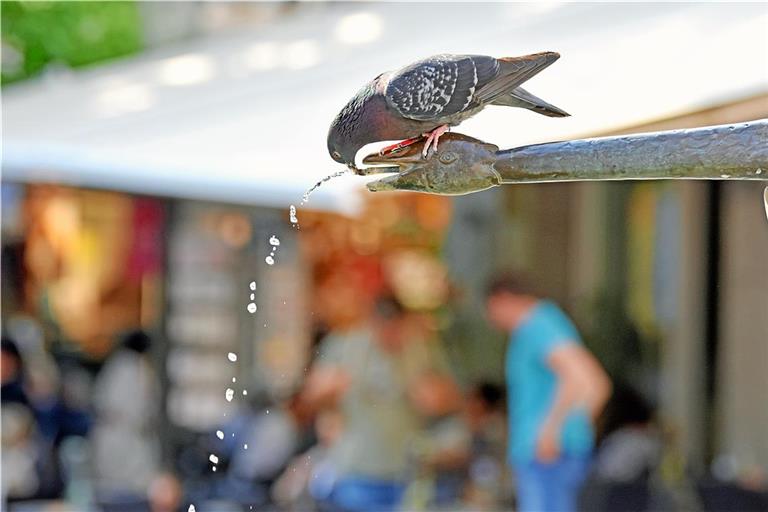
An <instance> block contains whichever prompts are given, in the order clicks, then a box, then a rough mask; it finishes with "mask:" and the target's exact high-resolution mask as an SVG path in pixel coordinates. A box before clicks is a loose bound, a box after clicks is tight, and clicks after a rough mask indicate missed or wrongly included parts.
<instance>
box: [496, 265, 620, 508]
mask: <svg viewBox="0 0 768 512" xmlns="http://www.w3.org/2000/svg"><path fill="white" fill-rule="evenodd" d="M486 313H487V316H488V320H489V321H490V322H491V324H493V326H494V327H496V328H498V329H500V330H502V331H503V332H505V333H508V334H509V345H508V348H507V354H506V360H505V368H506V381H507V388H508V406H509V412H508V414H509V442H508V454H507V456H508V460H509V463H510V465H511V466H512V469H513V471H514V474H515V481H516V485H517V501H518V510H520V511H524V512H525V511H535V512H549V511H552V512H569V511H573V510H576V506H577V498H578V493H579V488H580V487H581V484H582V483H583V481H584V479H585V477H586V475H587V471H588V468H589V461H590V457H591V453H592V449H593V447H594V429H593V421H594V419H595V418H596V417H597V415H598V414H599V413H600V411H601V410H602V408H603V406H604V405H605V402H606V401H607V400H608V397H609V396H610V393H611V383H610V380H609V379H608V376H607V375H606V373H605V371H604V370H603V368H602V367H601V366H600V363H599V362H598V361H597V360H596V359H595V357H594V356H593V355H592V354H591V353H590V352H589V351H588V350H587V349H586V348H585V347H584V346H583V345H582V343H581V339H580V337H579V333H578V332H577V330H576V328H575V327H574V325H573V323H571V321H570V320H569V319H568V317H567V316H566V315H565V313H563V311H562V310H560V308H558V307H557V305H555V304H554V303H553V302H551V301H549V300H544V299H540V298H538V297H537V296H535V295H534V294H532V293H531V292H530V291H528V289H527V288H526V287H525V285H523V284H522V281H521V280H520V279H519V278H517V277H515V276H511V275H504V276H501V277H498V278H496V279H494V280H493V281H492V282H491V283H490V285H489V287H488V291H487V301H486Z"/></svg>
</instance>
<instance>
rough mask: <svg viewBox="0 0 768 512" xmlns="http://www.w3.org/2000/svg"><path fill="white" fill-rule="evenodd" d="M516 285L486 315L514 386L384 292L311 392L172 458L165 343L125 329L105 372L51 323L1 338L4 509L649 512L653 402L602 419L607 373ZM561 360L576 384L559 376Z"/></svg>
mask: <svg viewBox="0 0 768 512" xmlns="http://www.w3.org/2000/svg"><path fill="white" fill-rule="evenodd" d="M517 286H518V285H517V283H516V281H510V280H509V279H506V280H505V279H501V280H499V281H497V282H496V284H495V285H493V286H492V287H491V288H489V295H488V303H487V306H488V307H487V309H488V311H487V315H488V319H489V321H490V322H491V323H492V324H493V325H495V326H497V327H499V328H500V329H501V330H502V331H505V332H507V333H508V334H510V342H509V343H510V345H509V346H510V347H516V350H517V352H514V353H513V352H512V351H511V349H510V350H508V354H507V364H506V372H507V380H506V383H500V382H491V381H476V382H470V383H463V384H460V383H458V382H457V380H456V379H455V378H454V376H453V372H452V371H451V367H450V364H449V363H448V361H447V360H446V357H445V355H444V353H443V352H442V350H441V346H440V343H439V342H438V341H437V337H436V333H437V329H436V326H435V323H434V321H433V319H432V317H431V316H430V315H427V314H424V313H420V312H413V311H409V310H408V309H406V308H405V307H404V306H403V305H402V304H401V302H400V301H399V300H398V299H397V298H396V297H395V296H394V295H392V294H384V295H382V296H380V297H379V298H378V299H377V300H376V301H375V305H374V307H373V308H372V311H371V313H370V316H369V318H368V319H367V320H366V321H364V322H362V323H358V324H356V325H353V326H350V327H349V328H346V329H343V330H338V331H334V332H325V333H322V334H321V335H319V336H318V337H317V342H316V343H315V345H314V347H313V348H312V353H311V354H310V362H309V365H308V367H307V374H306V378H305V379H304V382H303V384H302V385H301V386H300V387H299V388H298V389H295V390H294V391H293V392H291V393H290V394H288V395H286V396H275V395H274V394H271V393H269V392H268V391H267V390H263V391H261V392H259V391H257V390H254V392H253V393H251V395H250V396H247V397H243V399H242V400H239V401H237V404H238V406H237V409H236V413H235V414H233V415H229V417H226V418H223V420H224V421H222V424H221V425H219V426H218V427H217V428H216V429H215V430H214V431H212V432H208V433H202V434H197V435H195V436H193V437H192V438H190V442H189V443H184V444H183V447H182V448H181V449H180V450H179V451H178V452H177V453H174V454H173V456H172V457H170V460H171V462H170V463H169V462H168V460H167V458H166V460H164V459H163V457H162V454H163V453H164V452H163V448H162V446H161V442H160V437H159V418H160V415H161V414H162V413H163V412H162V404H163V400H162V397H161V394H162V393H161V389H162V388H161V385H160V369H159V368H157V367H155V366H156V364H155V363H154V361H155V360H154V359H153V358H152V357H150V355H151V354H152V351H153V349H155V348H157V344H158V343H156V342H155V340H153V339H152V338H151V337H150V335H149V334H147V333H146V332H144V331H141V330H135V331H131V332H127V333H124V334H123V335H122V336H121V337H120V339H119V342H118V343H116V344H115V348H114V350H113V352H112V353H111V354H110V355H109V356H108V357H107V358H106V360H105V362H104V363H103V364H102V365H100V366H99V367H98V368H91V367H88V366H87V365H83V364H79V363H78V362H77V361H76V360H75V359H74V358H68V357H67V356H66V355H65V354H57V355H56V357H55V358H54V357H53V356H52V355H51V354H50V353H49V352H47V351H46V350H45V349H44V348H43V343H42V335H41V331H40V330H39V328H38V327H37V326H36V324H35V322H34V321H32V320H28V319H27V320H18V319H15V320H13V321H12V325H11V326H10V328H9V329H6V330H7V332H8V333H9V336H7V337H4V338H3V342H2V432H3V436H2V447H3V454H2V464H3V473H2V474H3V482H2V484H3V485H2V488H3V499H4V500H5V501H6V502H8V503H11V504H12V505H13V506H14V507H15V508H12V510H44V508H43V507H42V506H41V507H40V508H24V507H32V506H33V504H34V503H43V502H42V501H39V500H65V501H66V502H68V503H70V504H71V505H72V506H73V507H74V509H76V510H88V509H97V510H107V511H110V510H114V511H134V510H135V511H139V510H151V511H153V512H170V511H178V510H184V511H187V510H189V507H190V505H192V506H194V507H195V510H197V511H206V510H211V511H217V512H218V511H227V510H265V509H266V510H301V511H305V510H318V511H355V510H360V511H367V510H457V509H467V510H509V509H512V508H516V509H518V510H550V509H562V510H565V509H575V508H576V503H577V501H576V500H577V499H582V500H587V501H584V503H587V504H588V505H589V507H590V509H594V510H599V509H603V510H611V508H609V506H610V499H612V498H611V497H610V496H606V495H604V494H600V493H596V492H591V493H590V492H589V488H590V486H592V488H593V490H594V489H596V488H599V486H597V487H596V484H595V482H597V483H600V482H603V483H605V482H613V483H616V484H621V485H625V486H630V487H627V489H629V488H631V489H640V491H639V494H638V496H637V500H640V501H643V500H645V502H646V503H645V504H646V505H648V503H647V500H648V499H649V498H648V493H647V492H643V491H642V489H646V488H647V483H648V482H649V481H650V479H651V477H652V475H653V474H654V472H655V471H656V469H657V467H658V464H659V460H660V451H661V445H660V439H659V436H658V433H657V431H656V428H655V427H654V421H653V411H652V409H651V407H650V406H649V405H648V404H647V403H646V402H645V401H644V400H643V399H642V397H641V396H640V395H639V394H638V393H636V392H635V391H634V390H632V389H631V388H625V387H621V386H619V387H617V388H616V395H617V397H618V401H613V402H612V403H610V404H609V406H608V409H607V411H606V412H605V413H604V414H602V416H601V411H602V410H603V406H604V404H605V401H606V399H607V397H608V393H609V389H610V385H609V384H608V381H607V378H606V376H605V375H604V373H603V372H602V370H601V369H600V366H599V363H597V362H596V360H594V358H593V357H592V356H591V355H590V354H589V353H588V351H586V350H585V349H584V347H583V346H582V345H581V343H580V341H579V338H578V333H576V332H575V330H573V331H571V329H574V328H573V327H572V325H571V324H570V322H569V321H568V319H567V317H566V316H565V315H564V314H563V313H562V311H560V310H559V308H557V306H556V305H554V303H551V302H549V301H546V300H542V299H539V298H537V297H534V296H532V295H529V294H527V293H523V292H519V291H517V289H516V287H517ZM562 329H565V330H564V331H562V332H561V331H560V330H562ZM562 333H567V335H566V334H562ZM561 334H562V335H561ZM153 344H154V345H155V347H153ZM525 347H529V348H525ZM520 350H528V351H531V352H530V354H539V353H540V354H543V355H542V357H544V359H541V360H538V359H535V357H539V356H538V355H536V356H535V357H534V359H530V357H531V356H530V355H527V354H526V353H524V352H520ZM545 351H548V352H545ZM551 354H556V356H552V355H551ZM553 357H554V359H553ZM557 357H564V358H565V360H564V362H563V361H560V362H559V363H554V364H555V366H556V365H557V364H560V365H564V368H565V370H564V373H563V370H561V369H557V368H556V367H555V366H552V368H550V366H551V361H555V360H556V359H557ZM526 361H529V362H530V367H525V366H524V364H527V363H525V362H526ZM548 361H549V362H548ZM521 365H523V366H521ZM585 370H586V373H583V372H584V371H585ZM569 372H573V375H574V376H575V380H572V381H570V380H569V379H570V377H569V376H568V374H569ZM520 379H523V380H522V381H521V380H520ZM580 379H582V380H580ZM568 382H570V384H569V383H568ZM530 386H534V387H530ZM569 386H570V387H569ZM523 387H528V389H525V390H524V389H523ZM526 394H527V395H529V396H528V397H527V398H526ZM582 398H583V400H582ZM531 400H532V401H531ZM590 400H591V402H590ZM557 404H560V406H562V410H558V407H559V406H558V405H557ZM581 408H583V410H580V409H581ZM548 412H549V416H550V419H549V420H546V419H545V418H544V416H546V415H547V413H548ZM582 413H583V415H582ZM587 413H589V416H588V415H587ZM558 416H559V418H558ZM598 417H602V420H601V421H602V426H601V428H600V431H599V432H597V430H596V429H597V423H595V418H598ZM544 424H551V425H553V426H554V428H555V431H554V432H555V438H554V439H553V440H550V443H549V444H547V443H546V442H544V441H546V438H547V435H546V432H545V431H546V430H547V429H546V428H544V426H543V425H544ZM510 427H511V428H510ZM526 429H532V430H531V432H530V435H528V434H522V432H524V431H526ZM596 435H599V438H600V443H599V445H598V446H597V449H596V450H594V449H593V447H594V444H593V443H594V438H595V436H596ZM526 436H528V437H526ZM531 436H532V437H531ZM580 436H581V437H580ZM528 438H530V439H528ZM542 440H544V441H542ZM573 461H579V462H578V464H577V465H576V466H574V462H573ZM558 479H559V480H558ZM557 482H560V483H557ZM585 482H586V483H585ZM542 485H543V487H542ZM625 491H626V489H625ZM579 495H581V496H582V497H581V498H579V497H578V496H579ZM621 495H622V496H623V497H624V498H623V499H626V496H628V495H627V494H626V492H623V493H622V494H621ZM548 496H550V497H551V496H558V499H560V500H564V501H561V502H558V503H557V504H556V503H554V502H546V501H541V500H546V499H549V498H548ZM35 500H37V501H35ZM590 500H591V501H590ZM620 503H624V504H626V501H625V502H620ZM562 507H565V508H562Z"/></svg>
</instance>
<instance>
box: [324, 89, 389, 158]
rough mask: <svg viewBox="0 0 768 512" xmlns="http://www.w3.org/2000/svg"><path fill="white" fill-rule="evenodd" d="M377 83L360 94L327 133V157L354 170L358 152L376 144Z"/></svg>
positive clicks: (334, 121) (336, 119) (347, 105)
mask: <svg viewBox="0 0 768 512" xmlns="http://www.w3.org/2000/svg"><path fill="white" fill-rule="evenodd" d="M376 79H378V77H376ZM376 79H374V81H372V82H370V83H368V84H366V85H365V86H364V87H363V88H362V89H360V90H359V91H357V94H355V96H354V97H353V98H352V99H351V100H349V102H348V103H347V104H346V105H344V108H343V109H341V112H339V114H338V115H337V116H336V117H335V118H334V120H333V122H332V123H331V128H330V129H329V130H328V154H330V155H331V158H333V159H334V160H335V161H337V162H339V163H340V164H344V165H346V166H347V167H349V168H350V169H352V170H355V169H357V168H356V167H355V155H357V152H358V150H360V148H362V147H363V146H365V145H366V144H368V143H370V142H375V141H376V138H375V135H374V133H373V131H374V128H373V125H375V121H376V120H375V110H374V109H372V108H371V99H372V98H373V96H374V94H375V83H376Z"/></svg>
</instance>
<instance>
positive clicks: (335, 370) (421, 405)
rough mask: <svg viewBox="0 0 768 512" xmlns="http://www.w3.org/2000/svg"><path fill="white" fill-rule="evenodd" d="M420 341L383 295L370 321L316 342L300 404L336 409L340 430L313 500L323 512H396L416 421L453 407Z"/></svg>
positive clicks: (415, 325) (420, 329)
mask: <svg viewBox="0 0 768 512" xmlns="http://www.w3.org/2000/svg"><path fill="white" fill-rule="evenodd" d="M425 335H426V333H425V329H424V323H423V322H420V321H418V319H416V318H415V317H414V316H413V315H412V314H410V313H408V312H407V311H406V310H405V308H404V307H403V306H402V304H401V303H400V302H399V301H398V300H397V298H395V297H394V296H393V295H389V294H387V295H385V296H382V297H380V298H379V299H378V300H377V301H376V305H375V307H374V312H373V314H372V318H371V320H370V321H369V322H367V323H366V324H364V325H361V326H357V327H354V328H350V329H348V330H347V331H345V332H332V333H330V334H329V335H328V336H327V337H326V338H325V340H324V341H323V342H322V346H321V349H320V356H319V358H318V360H317V361H316V363H315V366H314V368H313V370H312V371H311V372H310V375H309V377H308V379H307V383H306V386H305V390H306V398H307V400H308V401H310V402H311V403H315V404H326V405H331V404H337V405H338V407H339V410H340V411H341V414H342V417H343V424H344V428H343V431H342V433H341V435H340V436H339V439H338V441H337V442H336V443H335V444H334V445H333V446H332V447H331V448H330V450H329V453H328V464H327V465H325V468H324V469H325V471H324V472H323V474H322V475H320V476H318V478H320V479H321V480H322V481H324V482H327V485H326V486H325V487H323V490H324V492H325V494H322V495H321V494H318V493H317V492H316V493H315V497H316V498H318V499H321V500H322V501H323V503H324V506H325V507H326V508H328V509H330V510H345V511H357V510H361V511H368V510H394V509H396V508H397V507H398V505H399V504H400V503H401V500H402V497H403V493H404V491H405V488H406V481H407V479H408V472H409V470H410V465H409V452H408V450H409V446H410V443H411V442H412V441H413V440H414V439H415V438H416V436H417V434H418V432H419V429H420V426H421V420H422V419H423V418H425V417H429V416H438V415H441V414H445V413H446V412H447V411H450V410H452V408H454V407H455V405H456V403H457V401H458V392H457V389H456V386H455V384H454V383H453V381H452V379H450V377H449V376H448V375H447V372H446V371H444V370H441V369H439V368H435V363H436V361H435V359H436V358H435V357H434V354H431V353H430V351H429V349H428V344H427V342H426V340H425V337H426V336H425Z"/></svg>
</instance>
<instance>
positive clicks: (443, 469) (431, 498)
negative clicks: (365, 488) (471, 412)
mask: <svg viewBox="0 0 768 512" xmlns="http://www.w3.org/2000/svg"><path fill="white" fill-rule="evenodd" d="M412 446H413V448H412V450H411V451H412V456H413V458H414V466H415V473H416V475H415V478H414V479H413V480H412V482H411V483H410V485H409V486H408V491H407V494H406V497H405V499H404V501H403V506H404V507H405V508H408V509H427V510H446V509H453V508H455V507H457V506H458V505H460V503H461V499H462V494H463V488H464V483H465V481H466V479H467V467H468V463H469V460H470V454H471V438H470V434H469V429H468V427H467V424H466V421H465V419H464V418H463V417H462V416H461V415H460V414H459V413H458V411H456V412H452V413H450V414H445V415H440V416H438V417H434V418H429V419H428V420H427V421H426V422H425V425H424V427H423V429H422V431H421V433H420V435H419V437H418V438H417V440H416V441H415V442H414V443H413V445H412Z"/></svg>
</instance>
